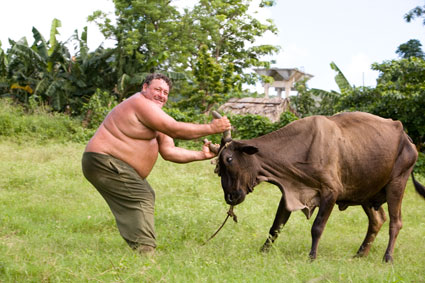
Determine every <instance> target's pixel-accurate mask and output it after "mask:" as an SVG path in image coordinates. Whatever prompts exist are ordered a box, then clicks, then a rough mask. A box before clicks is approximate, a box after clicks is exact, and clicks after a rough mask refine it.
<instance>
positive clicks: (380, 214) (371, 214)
mask: <svg viewBox="0 0 425 283" xmlns="http://www.w3.org/2000/svg"><path fill="white" fill-rule="evenodd" d="M362 207H363V210H364V211H365V212H366V215H367V217H368V218H369V227H368V229H367V233H366V237H365V239H364V241H363V243H362V245H361V246H360V248H359V250H358V251H357V254H356V257H363V256H367V254H368V253H369V251H370V247H371V246H372V243H373V241H374V240H375V238H376V235H378V232H379V230H380V229H381V227H382V224H384V222H385V221H386V220H387V217H386V216H385V211H384V209H383V208H382V206H381V207H379V209H378V210H375V209H374V208H372V207H370V206H368V205H363V206H362Z"/></svg>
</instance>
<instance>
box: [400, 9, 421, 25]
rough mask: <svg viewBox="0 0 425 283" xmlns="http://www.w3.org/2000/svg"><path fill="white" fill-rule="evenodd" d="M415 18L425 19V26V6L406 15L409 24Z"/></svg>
mask: <svg viewBox="0 0 425 283" xmlns="http://www.w3.org/2000/svg"><path fill="white" fill-rule="evenodd" d="M415 18H424V20H423V24H424V25H425V5H424V6H422V7H421V6H417V7H415V8H413V9H412V10H410V11H409V12H408V13H407V14H406V15H404V19H405V20H406V22H408V23H410V22H411V21H412V20H414V19H415Z"/></svg>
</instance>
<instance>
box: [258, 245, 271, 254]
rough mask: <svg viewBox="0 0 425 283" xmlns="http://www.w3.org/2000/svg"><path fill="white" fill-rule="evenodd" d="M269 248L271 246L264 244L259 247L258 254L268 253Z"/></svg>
mask: <svg viewBox="0 0 425 283" xmlns="http://www.w3.org/2000/svg"><path fill="white" fill-rule="evenodd" d="M271 247H272V245H270V244H264V245H263V246H262V247H261V249H260V252H262V253H268V252H269V251H270V249H271Z"/></svg>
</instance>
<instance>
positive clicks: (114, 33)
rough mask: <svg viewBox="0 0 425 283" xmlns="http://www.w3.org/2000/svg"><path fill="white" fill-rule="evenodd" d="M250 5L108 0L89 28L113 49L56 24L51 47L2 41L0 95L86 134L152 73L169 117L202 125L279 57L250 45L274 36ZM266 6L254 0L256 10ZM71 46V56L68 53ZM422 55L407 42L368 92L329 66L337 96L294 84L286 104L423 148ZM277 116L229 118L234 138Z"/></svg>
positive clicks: (259, 129)
mask: <svg viewBox="0 0 425 283" xmlns="http://www.w3.org/2000/svg"><path fill="white" fill-rule="evenodd" d="M251 2H252V1H251V0H243V1H240V0H230V1H225V0H214V1H204V0H201V1H198V2H197V3H196V4H195V5H194V6H193V8H191V9H185V10H183V11H180V10H178V9H177V8H176V7H175V6H174V5H173V1H172V0H170V1H145V0H137V1H126V0H115V1H114V3H115V14H114V16H115V17H110V16H109V15H106V14H104V13H102V12H101V11H97V12H95V13H93V15H91V16H90V17H89V20H91V21H94V22H96V23H97V24H98V26H99V28H100V29H101V31H102V33H103V34H104V36H105V38H108V39H114V40H115V41H116V46H115V47H114V48H109V49H105V48H103V47H102V46H100V47H99V48H97V49H96V50H95V51H93V52H90V51H89V49H88V47H87V29H84V30H83V31H82V33H81V34H79V33H78V31H75V33H74V35H73V36H72V37H71V38H70V39H69V41H67V42H59V41H58V40H57V39H56V35H57V34H58V29H59V28H60V26H61V23H60V21H59V20H57V19H54V20H53V21H52V27H51V31H50V37H49V40H46V39H45V38H44V37H43V36H42V35H41V33H40V32H39V31H38V30H37V29H36V28H33V37H34V42H33V43H32V44H29V43H28V41H27V40H26V39H25V38H22V39H20V40H18V41H13V40H10V43H11V47H10V48H9V49H8V50H6V51H4V50H2V49H1V43H0V95H1V96H8V97H12V98H13V99H14V100H15V101H19V102H20V103H22V105H24V106H25V108H26V109H27V110H30V111H31V109H32V108H34V107H36V106H37V105H41V106H43V107H44V106H47V109H50V110H52V111H54V112H59V113H61V112H62V113H66V114H71V115H73V116H77V117H79V119H81V121H82V123H83V125H84V126H85V127H86V128H87V129H95V128H96V127H97V126H98V125H99V123H100V122H101V121H102V119H103V117H104V116H105V115H106V113H108V111H110V109H112V107H113V106H114V105H116V104H117V103H118V102H120V101H122V99H125V98H126V97H128V96H129V95H131V94H132V93H134V92H136V91H138V90H139V89H140V84H141V82H142V81H143V79H144V77H145V76H146V74H147V73H150V72H153V71H155V72H162V73H165V74H167V75H168V76H169V77H170V78H172V80H173V83H174V90H173V91H172V92H171V94H170V99H169V103H168V105H167V108H166V109H165V111H167V113H169V114H170V115H171V116H173V117H174V118H175V119H176V120H179V121H186V122H199V123H204V122H207V121H208V119H210V117H209V116H208V113H209V111H210V110H212V109H216V108H217V107H218V106H220V105H221V104H222V103H224V102H225V101H226V100H228V99H229V98H231V97H242V96H247V95H253V94H251V93H249V92H246V91H244V90H243V86H244V85H249V84H252V83H255V82H256V81H257V80H258V79H259V78H258V77H257V76H256V75H254V74H253V73H250V72H247V70H249V69H250V68H252V67H268V66H269V65H270V63H271V62H268V61H264V60H262V59H261V58H262V56H263V55H272V54H274V53H275V52H277V51H278V47H277V46H272V45H267V44H256V42H257V39H258V38H259V37H260V36H261V35H263V34H264V33H266V32H272V33H276V32H277V29H276V27H275V26H274V24H273V23H272V22H271V21H266V22H265V23H262V22H260V21H258V20H257V19H256V18H254V17H253V16H252V13H249V12H248V10H249V8H250V5H251V4H252V3H251ZM273 4H274V1H261V4H260V7H258V9H262V8H264V7H267V6H272V5H273ZM251 8H252V7H251ZM254 8H255V7H254ZM423 11H424V9H423V7H416V8H415V9H413V10H411V11H410V12H409V13H407V14H406V20H407V21H410V20H412V19H414V18H417V17H423V16H424V13H423ZM71 43H72V45H73V47H74V52H75V54H74V55H71V52H70V50H69V46H70V44H71ZM421 47H422V44H421V43H420V42H419V41H418V40H416V39H411V40H409V41H407V42H406V43H403V44H401V45H400V46H399V48H398V49H397V50H396V53H397V54H398V55H399V57H400V59H393V60H388V61H384V62H382V63H375V64H373V65H372V69H374V70H376V71H378V72H379V73H380V75H379V78H378V81H377V86H376V87H375V88H371V87H355V86H353V85H351V84H350V83H349V81H348V80H347V78H346V77H345V76H344V74H343V73H342V71H341V70H340V69H339V68H338V66H337V65H336V64H335V63H334V62H331V64H330V66H331V68H332V69H333V70H334V71H335V72H336V76H335V81H336V83H337V85H338V86H339V91H326V90H321V89H310V88H308V86H307V82H306V81H303V82H300V83H298V84H297V86H296V89H297V91H298V96H296V97H293V98H292V99H291V103H292V106H293V108H294V109H296V110H297V115H298V117H306V116H310V115H316V114H323V115H332V114H334V113H338V112H341V111H366V112H370V113H374V114H377V115H380V116H382V117H387V118H392V119H398V120H400V121H402V122H403V124H404V125H405V128H406V131H407V132H408V134H409V135H410V136H411V137H412V139H413V140H414V142H415V144H416V145H417V147H418V149H420V150H423V149H424V148H425V147H424V142H425V114H424V110H423V109H425V84H424V82H425V61H424V58H423V57H424V55H423V54H424V53H423V52H422V49H421ZM263 79H266V80H267V78H263ZM284 115H286V118H284V119H283V120H282V119H281V122H279V123H276V124H273V123H271V122H270V121H269V120H267V119H266V118H263V117H259V116H255V115H248V116H246V117H240V116H232V117H231V120H232V123H233V125H234V128H235V131H234V132H235V133H234V135H235V136H237V137H239V138H252V137H255V136H258V135H263V134H266V133H268V132H270V131H272V130H274V129H277V128H279V127H280V126H282V125H285V124H286V123H287V121H290V120H291V119H293V117H290V116H288V115H289V114H288V113H284ZM288 119H289V120H288ZM282 121H283V122H282ZM213 139H215V138H213Z"/></svg>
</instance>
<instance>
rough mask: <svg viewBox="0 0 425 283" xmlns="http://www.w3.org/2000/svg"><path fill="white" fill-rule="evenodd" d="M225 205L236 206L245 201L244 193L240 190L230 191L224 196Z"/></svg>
mask: <svg viewBox="0 0 425 283" xmlns="http://www.w3.org/2000/svg"><path fill="white" fill-rule="evenodd" d="M224 199H225V200H226V203H227V204H230V205H237V204H240V203H241V202H243V201H244V200H245V193H244V192H243V191H242V190H237V191H232V192H229V193H225V194H224Z"/></svg>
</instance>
